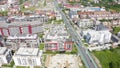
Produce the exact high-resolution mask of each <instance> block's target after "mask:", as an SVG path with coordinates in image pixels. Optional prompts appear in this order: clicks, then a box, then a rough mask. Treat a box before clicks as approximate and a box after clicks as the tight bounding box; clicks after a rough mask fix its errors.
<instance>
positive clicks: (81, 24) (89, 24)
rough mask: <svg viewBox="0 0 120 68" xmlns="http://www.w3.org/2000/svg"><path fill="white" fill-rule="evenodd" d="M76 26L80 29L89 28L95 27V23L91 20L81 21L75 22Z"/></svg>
mask: <svg viewBox="0 0 120 68" xmlns="http://www.w3.org/2000/svg"><path fill="white" fill-rule="evenodd" d="M77 25H78V26H79V27H80V28H89V27H93V26H94V25H95V22H94V21H93V20H91V19H81V20H79V21H77Z"/></svg>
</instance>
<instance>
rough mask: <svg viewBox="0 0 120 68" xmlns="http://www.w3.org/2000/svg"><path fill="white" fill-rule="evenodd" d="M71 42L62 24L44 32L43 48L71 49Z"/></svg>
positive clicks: (53, 49) (54, 49)
mask: <svg viewBox="0 0 120 68" xmlns="http://www.w3.org/2000/svg"><path fill="white" fill-rule="evenodd" d="M72 44H73V42H72V41H71V40H70V39H69V35H68V33H67V31H66V29H65V27H64V26H63V25H60V26H55V27H54V28H52V29H51V30H50V32H48V33H47V34H46V37H45V47H44V48H45V50H51V51H71V50H72Z"/></svg>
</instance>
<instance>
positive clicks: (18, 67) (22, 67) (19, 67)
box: [16, 66, 30, 68]
mask: <svg viewBox="0 0 120 68" xmlns="http://www.w3.org/2000/svg"><path fill="white" fill-rule="evenodd" d="M16 68H30V67H28V66H16Z"/></svg>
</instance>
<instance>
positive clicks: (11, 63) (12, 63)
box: [2, 61, 15, 67]
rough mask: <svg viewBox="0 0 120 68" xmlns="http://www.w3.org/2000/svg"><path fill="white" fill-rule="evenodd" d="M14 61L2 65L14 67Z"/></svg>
mask: <svg viewBox="0 0 120 68" xmlns="http://www.w3.org/2000/svg"><path fill="white" fill-rule="evenodd" d="M14 64H15V63H14V61H11V62H10V64H3V65H2V67H13V65H14Z"/></svg>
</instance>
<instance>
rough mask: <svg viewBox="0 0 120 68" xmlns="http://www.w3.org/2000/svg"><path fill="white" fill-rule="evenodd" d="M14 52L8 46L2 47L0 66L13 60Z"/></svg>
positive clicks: (0, 50)
mask: <svg viewBox="0 0 120 68" xmlns="http://www.w3.org/2000/svg"><path fill="white" fill-rule="evenodd" d="M11 58H12V53H11V50H10V49H7V48H6V47H0V67H1V65H2V64H8V63H9V62H10V61H11Z"/></svg>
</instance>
